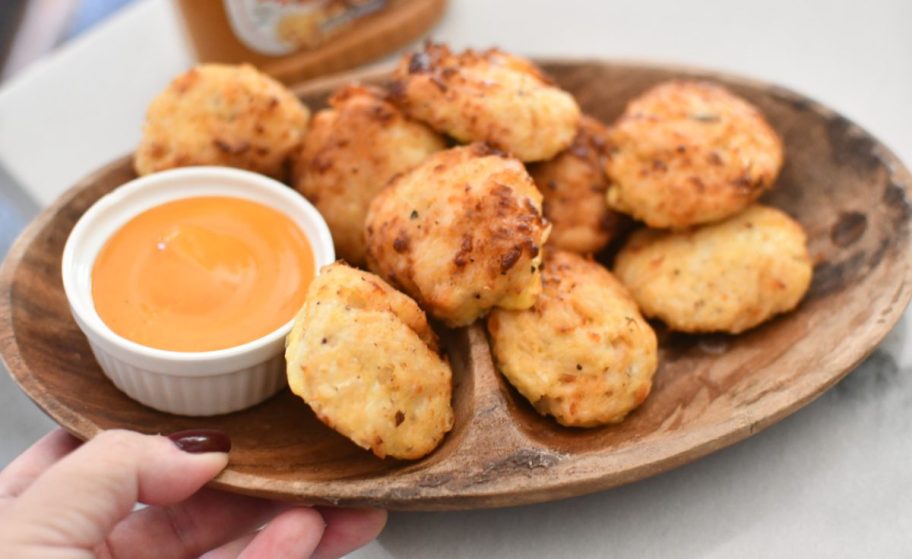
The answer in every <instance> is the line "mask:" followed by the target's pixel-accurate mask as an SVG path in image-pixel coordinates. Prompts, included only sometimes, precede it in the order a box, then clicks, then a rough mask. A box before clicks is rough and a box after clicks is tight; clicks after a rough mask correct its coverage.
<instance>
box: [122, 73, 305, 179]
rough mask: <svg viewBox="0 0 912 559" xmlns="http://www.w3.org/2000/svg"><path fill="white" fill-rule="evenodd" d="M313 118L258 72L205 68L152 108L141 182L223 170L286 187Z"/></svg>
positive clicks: (138, 158)
mask: <svg viewBox="0 0 912 559" xmlns="http://www.w3.org/2000/svg"><path fill="white" fill-rule="evenodd" d="M309 116H310V113H309V111H308V110H307V107H305V106H304V105H303V104H302V103H301V102H300V101H299V100H298V98H297V97H295V96H294V95H293V94H292V93H291V92H290V91H288V90H287V89H286V88H285V86H283V85H282V84H280V83H279V82H277V81H275V80H273V79H272V78H270V77H269V76H267V75H265V74H261V73H260V72H258V71H257V70H256V69H255V68H254V67H253V66H249V65H243V66H228V65H220V64H204V65H201V66H197V67H196V68H193V69H192V70H190V71H189V72H187V73H185V74H183V75H181V76H178V77H177V78H176V79H175V80H174V81H172V82H171V84H170V85H169V86H168V87H167V89H165V90H164V91H163V92H162V93H161V94H159V96H158V97H156V98H155V99H154V100H153V101H152V104H151V105H149V110H148V112H147V114H146V123H145V126H144V128H143V137H142V140H141V141H140V144H139V147H138V148H137V150H136V155H135V157H134V161H133V164H134V167H135V168H136V172H137V173H139V174H140V175H146V174H149V173H154V172H156V171H163V170H165V169H171V168H174V167H187V166H192V165H225V166H229V167H239V168H241V169H247V170H250V171H255V172H257V173H262V174H264V175H269V176H271V177H274V178H277V179H281V180H284V179H285V178H286V175H287V171H288V169H287V165H288V160H289V156H291V155H292V152H295V151H296V150H297V149H298V146H299V145H300V143H301V138H302V137H303V135H304V130H305V128H306V127H307V120H308V118H309Z"/></svg>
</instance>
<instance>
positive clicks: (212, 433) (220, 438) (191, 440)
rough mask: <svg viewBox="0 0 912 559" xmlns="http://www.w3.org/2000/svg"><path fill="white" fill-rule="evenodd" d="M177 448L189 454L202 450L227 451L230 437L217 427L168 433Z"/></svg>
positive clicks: (229, 445)
mask: <svg viewBox="0 0 912 559" xmlns="http://www.w3.org/2000/svg"><path fill="white" fill-rule="evenodd" d="M168 438H169V439H171V442H173V443H174V444H175V445H176V446H177V448H179V449H181V450H183V451H184V452H189V453H190V454H202V453H204V452H228V451H229V450H231V439H230V438H229V437H228V434H227V433H225V432H224V431H219V430H218V429H191V430H189V431H178V432H177V433H171V434H170V435H168Z"/></svg>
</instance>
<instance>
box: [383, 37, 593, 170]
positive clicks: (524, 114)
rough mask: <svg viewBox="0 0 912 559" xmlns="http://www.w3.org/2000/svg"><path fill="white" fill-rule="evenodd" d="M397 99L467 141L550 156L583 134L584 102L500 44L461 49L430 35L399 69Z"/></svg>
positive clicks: (532, 156) (523, 156)
mask: <svg viewBox="0 0 912 559" xmlns="http://www.w3.org/2000/svg"><path fill="white" fill-rule="evenodd" d="M395 77H396V80H397V81H396V82H395V83H394V87H393V91H394V92H395V93H396V100H397V102H399V103H400V104H401V105H402V107H403V109H404V110H405V112H406V113H407V114H408V115H409V116H411V117H412V118H416V119H418V120H421V121H424V122H427V123H428V124H430V125H431V126H432V127H433V128H435V129H436V130H438V131H440V132H444V133H446V134H449V135H450V136H452V137H454V138H456V139H457V140H459V141H460V142H473V141H478V142H487V143H488V144H491V145H492V146H495V147H497V148H499V149H502V150H504V151H506V152H509V153H510V154H512V155H514V156H516V157H518V158H519V159H520V160H522V161H544V160H546V159H551V158H552V157H554V156H555V155H557V154H558V153H559V152H561V151H562V150H564V149H566V148H567V147H568V146H569V145H570V143H571V142H572V141H573V137H574V136H575V135H576V129H577V127H578V125H579V119H580V110H579V106H578V105H577V104H576V101H575V100H574V99H573V96H571V95H570V94H569V93H567V92H566V91H562V90H561V89H559V88H558V87H556V86H555V85H554V84H553V83H552V82H551V81H550V80H549V79H548V78H547V77H546V76H545V75H544V74H543V73H542V72H541V70H539V69H538V68H537V67H536V66H535V65H534V64H532V63H531V62H529V61H528V60H525V59H522V58H519V57H517V56H513V55H510V54H507V53H505V52H503V51H500V50H497V49H491V50H486V51H483V52H475V51H472V50H467V51H465V52H462V53H460V54H454V53H452V52H450V49H449V48H448V47H447V46H446V45H440V44H433V43H427V44H425V46H424V49H423V50H421V51H419V52H416V53H413V54H410V55H408V56H406V57H405V58H403V60H402V62H401V63H400V64H399V67H398V68H397V70H396V74H395Z"/></svg>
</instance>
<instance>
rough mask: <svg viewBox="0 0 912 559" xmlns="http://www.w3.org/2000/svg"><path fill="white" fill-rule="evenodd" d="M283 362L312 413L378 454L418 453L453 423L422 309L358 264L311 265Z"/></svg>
mask: <svg viewBox="0 0 912 559" xmlns="http://www.w3.org/2000/svg"><path fill="white" fill-rule="evenodd" d="M285 360H286V361H287V363H288V370H287V372H288V385H289V386H290V387H291V391H292V392H294V393H295V394H297V395H298V396H300V397H301V398H302V399H303V400H304V401H305V402H307V404H308V405H310V407H311V409H312V410H313V412H314V413H315V414H316V416H317V417H318V418H319V419H320V421H322V422H323V423H325V424H326V425H328V426H329V427H331V428H333V429H335V430H336V431H338V432H339V433H341V434H343V435H345V436H346V437H348V438H349V439H351V440H352V441H353V442H354V443H355V444H357V445H358V446H360V447H362V448H365V449H369V450H370V451H371V452H373V453H374V454H375V455H377V456H378V457H380V458H384V457H386V456H392V457H394V458H401V459H409V460H413V459H416V458H420V457H422V456H424V455H426V454H428V453H429V452H431V451H432V450H434V448H436V447H437V445H438V444H440V441H441V440H442V439H443V437H444V435H445V434H446V433H447V432H448V431H449V430H450V429H451V428H452V427H453V408H452V406H451V403H450V400H451V396H452V372H451V370H450V366H449V363H448V362H447V360H446V359H445V358H444V357H441V356H440V353H439V348H438V343H437V338H436V336H435V334H434V332H433V331H432V330H431V329H430V327H429V326H428V323H427V319H426V318H425V315H424V312H422V311H421V309H420V308H418V305H416V304H415V302H414V301H412V300H411V299H409V298H408V297H406V296H405V295H403V294H402V293H399V292H398V291H396V290H394V289H393V288H392V287H390V286H389V285H388V284H387V283H386V282H384V281H383V280H382V279H380V278H378V277H377V276H375V275H373V274H370V273H368V272H364V271H361V270H357V269H355V268H351V267H349V266H347V265H345V264H343V263H341V262H337V263H335V264H330V265H329V266H326V267H324V268H323V269H322V270H321V271H320V274H319V276H317V278H316V279H315V280H314V281H313V283H311V285H310V287H309V289H308V291H307V299H306V300H305V302H304V306H303V307H302V308H301V310H300V312H299V313H298V315H297V316H296V317H295V322H294V327H293V329H292V331H291V333H290V334H289V335H288V340H287V343H286V350H285Z"/></svg>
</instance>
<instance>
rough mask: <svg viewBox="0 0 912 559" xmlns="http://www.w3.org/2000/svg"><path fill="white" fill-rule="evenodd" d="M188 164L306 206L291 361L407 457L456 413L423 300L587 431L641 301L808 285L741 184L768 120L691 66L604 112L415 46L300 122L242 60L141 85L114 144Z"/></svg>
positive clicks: (688, 323)
mask: <svg viewBox="0 0 912 559" xmlns="http://www.w3.org/2000/svg"><path fill="white" fill-rule="evenodd" d="M201 164H210V165H212V164H214V165H230V166H236V167H241V168H245V169H249V170H253V171H256V172H260V173H263V174H267V175H270V176H273V177H277V178H280V179H283V180H286V181H288V182H289V183H290V184H291V185H292V186H293V187H294V188H296V189H297V190H298V191H299V192H300V193H301V194H302V195H304V196H305V197H306V198H307V199H308V200H310V201H311V202H312V203H313V204H314V205H315V206H316V207H317V209H318V210H320V212H321V213H322V214H323V216H324V218H325V219H326V221H327V223H328V225H329V227H330V230H331V231H332V234H333V238H334V241H335V244H336V250H337V254H338V255H339V256H340V257H341V258H342V259H343V260H344V261H345V262H343V261H339V262H336V263H334V264H332V265H330V266H328V267H325V268H324V269H323V270H321V272H320V274H319V276H318V277H317V278H316V279H315V280H314V281H313V283H312V284H311V286H310V288H309V292H308V296H307V300H306V302H305V304H304V306H303V308H302V309H301V311H300V312H299V314H298V316H297V318H296V320H295V325H294V328H293V330H292V332H291V334H290V335H289V336H288V340H287V351H286V359H287V367H288V369H287V371H288V381H289V385H290V387H291V390H292V391H293V392H294V393H295V394H297V395H298V396H300V397H301V398H302V399H303V400H304V401H305V402H307V404H308V405H310V407H311V408H312V409H313V411H314V413H315V414H316V416H317V417H318V418H320V420H321V421H323V422H324V423H325V424H326V425H328V426H329V427H332V428H333V429H335V430H337V431H338V432H340V433H341V434H343V435H345V436H346V437H348V438H349V439H351V440H352V441H354V443H355V444H357V445H359V446H361V447H363V448H366V449H370V450H371V451H372V452H373V453H374V454H375V455H377V456H379V457H381V458H382V457H387V456H390V457H395V458H401V459H417V458H420V457H422V456H425V455H427V454H428V453H430V452H431V451H432V450H433V449H434V448H436V446H437V445H439V444H440V442H441V440H443V438H444V436H445V435H446V433H447V432H448V431H449V430H450V429H451V428H452V426H453V420H454V419H453V409H452V404H451V396H452V371H451V369H450V365H449V362H448V358H447V356H446V354H445V352H444V351H443V350H442V349H441V345H440V342H439V341H438V338H437V335H436V334H435V332H434V330H433V329H432V328H431V326H430V325H429V322H428V315H430V317H432V318H433V319H435V320H436V321H437V323H439V324H441V325H443V326H446V327H450V328H456V327H462V326H467V325H470V324H473V323H475V322H477V321H481V322H482V323H483V324H485V325H486V327H487V331H488V337H489V341H490V345H491V349H492V354H493V358H494V362H495V363H496V365H497V367H498V369H499V370H500V372H501V373H502V374H503V375H504V377H505V378H506V379H507V380H508V381H509V382H510V384H512V385H513V386H514V387H515V388H516V390H517V391H518V392H519V393H520V394H522V396H524V397H525V398H527V399H528V400H529V402H530V403H531V405H532V406H533V407H534V408H535V409H536V410H538V411H539V412H540V413H542V414H547V415H550V416H553V418H554V419H555V420H556V421H557V422H559V423H560V424H562V425H565V426H570V427H593V426H599V425H605V424H611V423H617V422H620V421H622V420H623V419H624V417H625V416H627V414H629V413H630V412H631V411H632V410H634V409H635V408H636V407H637V406H639V405H640V404H641V403H643V401H644V400H645V399H646V398H647V397H648V395H649V393H650V390H651V388H652V379H653V376H654V374H655V372H656V369H657V366H658V343H657V338H656V334H655V332H654V330H653V326H652V325H651V324H650V322H648V321H647V318H648V319H653V320H658V321H660V322H661V323H663V324H664V325H665V326H666V327H667V328H668V329H670V330H676V331H681V332H692V333H698V332H724V333H731V334H736V333H740V332H743V331H745V330H748V329H750V328H753V327H755V326H757V325H758V324H760V323H762V322H764V321H767V320H769V319H770V318H772V317H773V316H775V315H777V314H779V313H783V312H786V311H789V310H791V309H793V308H794V307H795V306H796V305H797V304H798V303H799V301H800V300H801V298H802V297H803V296H804V294H805V293H806V291H807V289H808V287H809V285H810V281H811V275H812V264H811V259H810V257H809V255H808V249H807V240H806V236H805V233H804V231H803V230H802V228H801V226H800V225H799V224H798V223H797V222H796V221H795V220H793V219H792V218H791V217H789V216H788V215H786V214H785V213H784V212H782V211H780V210H778V209H774V208H771V207H767V206H763V205H760V204H757V203H756V200H757V199H758V198H759V197H760V196H761V194H763V193H764V192H765V191H767V190H768V189H770V188H771V187H772V186H773V185H774V183H775V181H776V177H777V175H778V173H779V171H780V169H781V167H782V164H783V145H782V141H781V139H780V138H779V136H778V135H777V134H776V132H775V131H774V130H773V128H772V127H771V126H770V125H769V124H768V123H767V121H766V120H765V119H764V117H763V115H762V114H761V113H760V112H759V111H758V110H757V109H756V108H755V107H754V106H752V105H751V104H750V103H749V102H747V101H746V100H744V99H741V98H739V97H737V96H736V95H734V94H733V93H731V92H730V91H728V90H726V89H725V88H723V87H721V86H719V85H715V84H712V83H707V82H702V81H685V80H676V81H670V82H665V83H660V84H658V85H656V86H655V87H653V88H651V89H649V90H648V91H645V92H642V93H641V94H640V95H639V96H638V97H636V98H635V99H633V100H631V101H630V102H629V103H628V105H627V107H626V110H625V111H624V112H623V114H622V115H621V116H620V117H619V118H618V119H617V120H616V121H615V122H614V123H612V124H610V125H609V124H606V123H602V122H599V121H598V120H597V119H596V118H593V117H591V116H587V115H585V114H582V112H581V110H580V107H579V106H578V104H577V102H576V100H575V99H574V98H573V96H572V95H570V94H569V93H568V92H566V91H563V90H562V89H560V88H559V87H558V85H556V84H555V83H554V82H553V81H552V80H551V79H550V78H549V77H548V76H547V75H545V74H544V73H543V72H542V71H541V70H540V69H539V68H538V67H536V66H535V65H534V64H533V63H531V62H529V61H528V60H525V59H523V58H520V57H517V56H513V55H511V54H508V53H505V52H503V51H501V50H498V49H491V50H487V51H483V52H479V51H473V50H467V51H464V52H462V53H455V52H452V51H451V50H450V49H449V48H448V47H447V46H445V45H441V44H433V43H428V44H426V45H425V46H424V47H423V49H421V50H420V51H418V52H414V53H411V54H409V55H406V56H405V57H404V58H403V59H402V61H401V62H400V64H399V65H398V67H397V68H396V70H395V72H394V76H393V80H392V82H391V83H390V84H389V85H388V86H387V87H386V88H379V87H373V86H364V85H359V84H351V85H348V86H346V87H344V88H342V89H341V90H339V91H337V92H336V93H335V94H334V95H333V96H332V97H331V98H330V100H329V106H328V108H326V109H323V110H320V111H319V112H317V113H316V114H315V115H314V116H313V118H312V119H311V118H310V111H309V110H308V109H307V107H305V106H304V105H303V104H302V103H301V102H300V101H299V100H298V99H297V98H296V97H295V96H294V95H292V94H291V93H290V92H288V91H287V90H286V89H285V88H284V87H283V86H281V85H280V84H278V83H277V82H275V81H274V80H272V79H271V78H269V77H267V76H265V75H263V74H260V73H259V72H257V71H256V70H255V69H253V68H252V67H249V66H240V67H229V66H217V65H204V66H200V67H197V68H195V69H193V70H191V71H190V72H188V73H187V74H185V75H183V76H180V77H178V78H177V79H176V80H175V81H174V82H173V83H172V84H171V85H170V86H169V87H168V89H167V90H166V91H165V92H164V93H162V94H161V96H160V97H159V98H157V99H156V100H155V101H154V102H153V104H152V106H151V108H150V110H149V113H148V116H147V122H146V125H145V130H144V135H143V139H142V142H141V145H140V147H139V149H138V151H137V154H136V159H135V166H136V170H137V172H139V173H140V174H144V173H148V172H153V171H156V170H161V169H165V168H169V167H175V166H183V165H201ZM609 247H611V248H612V249H616V250H613V252H614V254H611V253H609ZM618 247H619V248H618ZM594 255H598V256H599V258H598V259H596V258H595V257H594ZM346 262H347V263H346ZM604 262H613V267H612V270H609V269H608V268H607V267H606V266H605V265H604V264H603V263H604ZM644 317H645V318H644ZM653 324H655V322H654V323H653Z"/></svg>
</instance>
